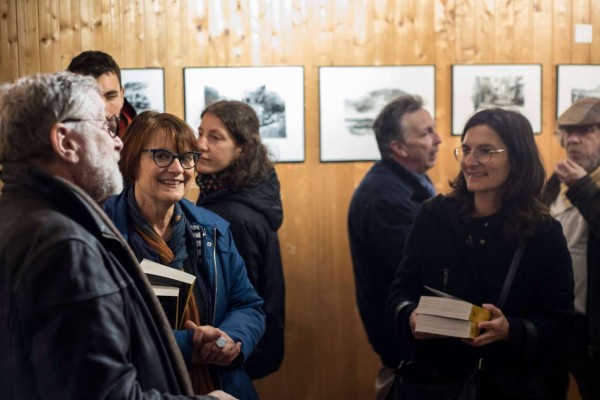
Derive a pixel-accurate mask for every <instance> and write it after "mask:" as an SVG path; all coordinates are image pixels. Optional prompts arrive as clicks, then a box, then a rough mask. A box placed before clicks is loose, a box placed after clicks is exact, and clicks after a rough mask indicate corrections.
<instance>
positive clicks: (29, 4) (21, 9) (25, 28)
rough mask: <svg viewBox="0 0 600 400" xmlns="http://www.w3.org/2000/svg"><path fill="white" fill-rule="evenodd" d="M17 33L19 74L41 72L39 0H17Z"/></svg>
mask: <svg viewBox="0 0 600 400" xmlns="http://www.w3.org/2000/svg"><path fill="white" fill-rule="evenodd" d="M17 35H18V39H19V75H20V76H24V75H31V74H34V73H37V72H40V46H39V31H38V8H37V2H35V1H31V0H23V1H17Z"/></svg>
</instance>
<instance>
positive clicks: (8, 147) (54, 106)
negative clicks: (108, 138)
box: [0, 72, 101, 163]
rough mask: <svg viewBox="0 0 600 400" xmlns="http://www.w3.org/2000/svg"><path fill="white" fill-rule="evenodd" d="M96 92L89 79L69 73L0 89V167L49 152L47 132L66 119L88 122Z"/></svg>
mask: <svg viewBox="0 0 600 400" xmlns="http://www.w3.org/2000/svg"><path fill="white" fill-rule="evenodd" d="M91 91H96V92H97V93H99V94H100V93H101V92H100V88H99V87H98V84H97V83H96V81H95V80H94V78H92V77H90V76H83V75H76V74H73V73H71V72H58V73H53V74H37V75H32V76H28V77H24V78H21V79H19V80H17V81H16V82H14V83H9V84H4V85H1V86H0V163H4V162H7V161H19V160H28V159H31V158H33V157H38V156H44V155H48V154H50V153H51V152H52V147H51V144H50V135H49V133H50V130H51V129H52V126H53V125H54V124H55V123H57V122H60V121H63V120H65V119H67V118H86V117H87V118H90V117H94V115H92V113H94V112H95V110H94V109H93V104H94V103H93V102H92V101H91V99H90V92H91Z"/></svg>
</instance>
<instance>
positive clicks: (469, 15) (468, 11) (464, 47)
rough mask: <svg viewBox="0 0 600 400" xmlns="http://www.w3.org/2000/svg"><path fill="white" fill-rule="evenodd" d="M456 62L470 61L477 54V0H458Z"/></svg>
mask: <svg viewBox="0 0 600 400" xmlns="http://www.w3.org/2000/svg"><path fill="white" fill-rule="evenodd" d="M455 17H456V62H457V63H469V62H470V60H472V59H473V56H474V54H475V0H457V1H456V14H455Z"/></svg>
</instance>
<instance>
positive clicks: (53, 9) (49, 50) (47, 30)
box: [38, 0, 62, 72]
mask: <svg viewBox="0 0 600 400" xmlns="http://www.w3.org/2000/svg"><path fill="white" fill-rule="evenodd" d="M58 6H59V4H58V0H39V1H38V18H39V19H38V26H39V43H40V45H39V46H40V71H41V72H56V71H60V70H61V69H62V68H61V61H60V24H59V14H58V11H59V8H58Z"/></svg>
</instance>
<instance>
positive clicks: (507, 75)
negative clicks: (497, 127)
mask: <svg viewBox="0 0 600 400" xmlns="http://www.w3.org/2000/svg"><path fill="white" fill-rule="evenodd" d="M492 107H500V108H503V109H507V110H514V111H518V112H520V113H521V114H523V115H524V116H525V117H526V118H527V119H528V120H529V123H530V124H531V127H532V128H533V132H535V133H540V132H541V130H542V66H541V65H540V64H512V65H508V64H502V65H453V66H452V134H453V135H460V134H462V130H463V127H464V126H465V123H466V122H467V120H468V119H469V117H471V115H473V114H474V113H475V112H477V111H479V110H483V109H485V108H492Z"/></svg>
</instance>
